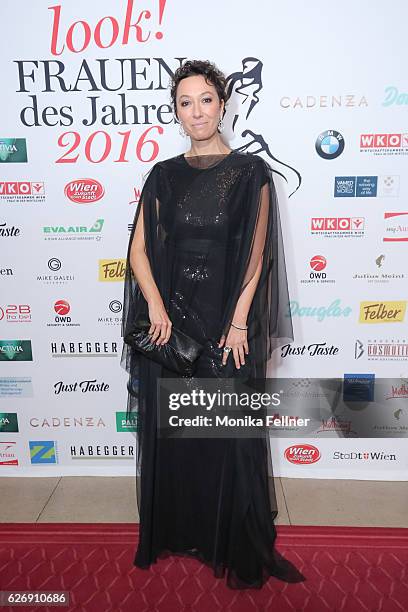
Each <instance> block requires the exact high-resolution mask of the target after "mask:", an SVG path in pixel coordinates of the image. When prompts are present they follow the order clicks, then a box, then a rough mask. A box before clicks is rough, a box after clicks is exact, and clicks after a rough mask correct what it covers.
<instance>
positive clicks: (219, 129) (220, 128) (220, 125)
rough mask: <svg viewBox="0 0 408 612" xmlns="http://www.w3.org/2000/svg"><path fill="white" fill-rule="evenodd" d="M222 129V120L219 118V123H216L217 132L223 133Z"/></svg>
mask: <svg viewBox="0 0 408 612" xmlns="http://www.w3.org/2000/svg"><path fill="white" fill-rule="evenodd" d="M223 129H224V122H223V120H222V117H220V120H219V122H218V131H219V132H222V131H223Z"/></svg>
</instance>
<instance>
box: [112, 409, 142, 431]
mask: <svg viewBox="0 0 408 612" xmlns="http://www.w3.org/2000/svg"><path fill="white" fill-rule="evenodd" d="M116 431H118V432H126V431H130V432H133V431H137V414H132V415H128V414H127V413H126V412H117V413H116Z"/></svg>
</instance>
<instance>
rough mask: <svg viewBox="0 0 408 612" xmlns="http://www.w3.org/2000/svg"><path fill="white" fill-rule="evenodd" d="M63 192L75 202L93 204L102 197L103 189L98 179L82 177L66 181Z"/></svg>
mask: <svg viewBox="0 0 408 612" xmlns="http://www.w3.org/2000/svg"><path fill="white" fill-rule="evenodd" d="M64 193H65V195H66V196H67V198H68V199H69V200H71V202H75V203H76V204H93V203H94V202H97V201H98V200H100V199H101V198H103V196H104V193H105V190H104V188H103V186H102V185H101V183H100V182H99V181H97V180H95V179H90V178H83V179H77V180H74V181H70V182H69V183H67V184H66V185H65V189H64Z"/></svg>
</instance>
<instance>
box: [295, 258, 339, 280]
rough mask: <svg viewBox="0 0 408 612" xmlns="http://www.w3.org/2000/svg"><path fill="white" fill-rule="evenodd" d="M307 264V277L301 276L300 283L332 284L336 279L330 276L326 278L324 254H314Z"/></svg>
mask: <svg viewBox="0 0 408 612" xmlns="http://www.w3.org/2000/svg"><path fill="white" fill-rule="evenodd" d="M309 266H310V268H311V271H310V272H309V275H308V277H307V278H302V279H301V280H300V283H301V284H303V285H306V284H307V285H315V284H327V283H330V284H334V283H335V282H336V281H335V280H334V279H332V278H327V272H325V270H326V267H327V259H326V257H325V256H324V255H314V256H313V257H312V258H311V259H310V261H309Z"/></svg>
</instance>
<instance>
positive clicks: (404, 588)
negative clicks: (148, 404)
mask: <svg viewBox="0 0 408 612" xmlns="http://www.w3.org/2000/svg"><path fill="white" fill-rule="evenodd" d="M277 531H278V539H277V549H278V550H279V551H280V552H281V553H282V554H283V555H284V556H285V557H286V558H288V559H289V560H291V561H292V562H293V563H295V565H296V566H297V567H298V569H299V570H300V571H301V572H302V573H303V574H304V575H305V576H306V582H302V583H299V584H286V583H284V582H281V581H279V580H277V579H276V578H273V577H271V578H270V579H269V581H268V582H267V583H266V584H265V586H264V587H263V588H262V589H261V590H245V591H232V590H230V589H228V588H227V587H226V586H225V584H224V582H223V580H217V579H215V578H214V577H213V576H212V573H211V570H210V569H209V568H207V567H206V566H203V565H201V564H200V563H199V562H198V561H197V560H195V559H191V558H187V557H170V558H168V559H163V560H159V561H158V562H157V564H155V565H153V566H152V568H151V569H150V570H140V569H138V568H136V567H134V566H133V565H132V561H133V556H134V552H135V545H136V541H137V526H136V525H129V524H96V525H90V524H83V523H80V524H72V523H68V524H67V523H53V524H38V523H37V524H31V523H7V524H3V525H0V539H1V544H0V589H1V590H3V591H5V590H7V591H10V590H17V591H18V590H20V591H21V590H33V591H38V590H45V591H52V590H59V591H69V592H70V597H71V601H70V605H69V606H68V607H40V606H37V607H33V606H32V605H31V606H27V607H22V608H21V609H22V610H32V611H33V612H34V611H35V612H39V611H41V612H43V611H45V610H47V611H50V612H53V611H56V610H58V609H59V610H61V611H63V610H69V611H74V610H75V612H94V611H95V612H108V611H109V612H143V611H146V612H147V611H149V612H154V611H155V612H173V611H174V612H176V611H177V612H178V611H180V612H181V611H185V612H187V611H188V612H208V611H211V612H217V611H218V610H226V611H228V612H251V611H256V612H261V611H262V612H267V611H268V612H269V611H271V612H286V611H291V612H295V611H296V612H300V611H302V612H303V611H304V612H321V611H325V612H365V611H367V612H407V610H408V529H392V528H382V529H379V528H368V527H365V528H364V527H363V528H359V527H309V526H307V527H290V526H279V525H278V526H277ZM1 609H2V610H5V609H7V610H10V611H11V612H14V611H16V610H17V607H13V608H11V607H10V608H1Z"/></svg>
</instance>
